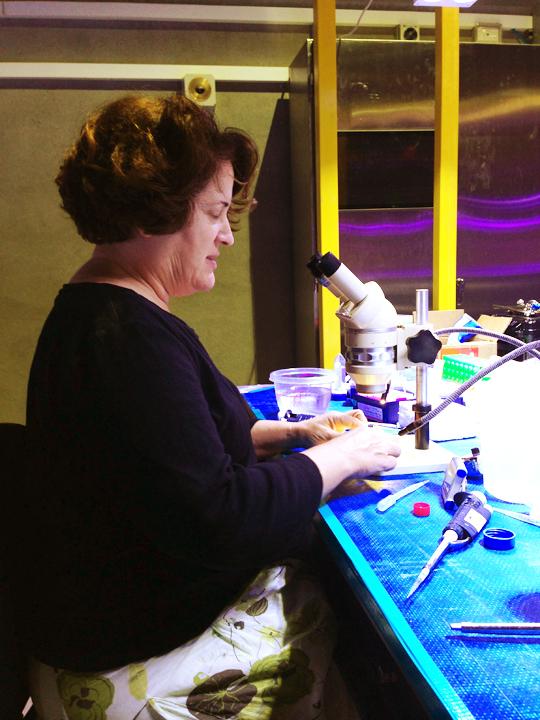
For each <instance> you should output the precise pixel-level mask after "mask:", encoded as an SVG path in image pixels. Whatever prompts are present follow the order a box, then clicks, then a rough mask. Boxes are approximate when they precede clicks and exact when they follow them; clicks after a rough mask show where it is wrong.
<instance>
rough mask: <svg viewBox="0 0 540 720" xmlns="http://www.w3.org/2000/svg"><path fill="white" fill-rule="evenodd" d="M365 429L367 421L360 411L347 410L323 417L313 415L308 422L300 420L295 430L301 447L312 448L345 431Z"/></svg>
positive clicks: (330, 413) (326, 414)
mask: <svg viewBox="0 0 540 720" xmlns="http://www.w3.org/2000/svg"><path fill="white" fill-rule="evenodd" d="M362 426H365V427H367V419H366V416H365V415H364V413H363V412H362V411H361V410H349V412H346V413H342V412H337V411H333V412H329V413H325V414H324V415H315V417H312V418H309V420H302V421H300V422H299V423H297V429H298V432H299V434H300V437H301V439H302V442H300V443H299V445H300V446H301V447H306V448H307V447H312V446H313V445H319V444H320V443H324V442H327V441H328V440H332V438H335V437H337V436H338V435H340V434H341V433H342V432H345V430H352V429H354V428H358V427H362Z"/></svg>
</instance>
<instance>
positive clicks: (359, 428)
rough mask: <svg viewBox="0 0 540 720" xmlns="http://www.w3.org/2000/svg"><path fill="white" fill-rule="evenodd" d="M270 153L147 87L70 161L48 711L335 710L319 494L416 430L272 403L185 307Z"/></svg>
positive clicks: (54, 345) (390, 463)
mask: <svg viewBox="0 0 540 720" xmlns="http://www.w3.org/2000/svg"><path fill="white" fill-rule="evenodd" d="M256 162H257V153H256V150H255V148H254V146H253V143H252V141H251V140H250V139H249V138H248V137H247V136H246V135H244V134H243V133H241V132H239V131H233V130H226V131H223V132H222V131H220V130H219V129H218V127H217V125H216V123H215V121H214V120H213V118H212V117H211V116H210V115H208V114H207V113H206V112H205V111H204V110H202V109H200V108H199V107H198V106H196V105H194V104H193V103H191V102H189V101H188V100H186V99H185V98H183V97H177V96H175V97H170V98H165V99H158V100H156V99H148V98H140V97H128V98H123V99H120V100H118V101H116V102H113V103H111V104H110V105H108V106H106V107H104V108H103V109H101V110H100V111H98V112H96V113H95V114H94V115H93V116H92V117H90V119H89V120H88V121H87V122H86V124H85V125H84V127H83V129H82V132H81V135H80V137H79V139H78V141H77V142H76V143H75V145H74V146H73V147H72V148H71V150H70V151H69V152H68V154H67V156H66V158H65V160H64V163H63V165H62V167H61V169H60V172H59V175H58V177H57V184H58V187H59V191H60V194H61V197H62V200H63V207H64V209H65V210H66V211H67V212H68V213H69V214H70V215H71V217H72V219H73V220H74V222H75V224H76V226H77V229H78V231H79V234H80V235H81V236H82V237H83V238H84V239H86V240H87V241H89V242H91V243H93V244H94V245H95V249H94V252H93V255H92V257H91V259H90V260H89V261H88V262H87V263H86V264H85V265H83V266H82V267H81V268H80V269H79V270H78V271H77V272H76V273H75V275H74V276H73V278H72V279H71V281H70V282H69V283H68V284H67V285H65V286H64V287H63V288H62V289H61V291H60V293H59V295H58V297H57V299H56V301H55V305H54V307H53V309H52V311H51V313H50V315H49V317H48V319H47V321H46V323H45V325H44V328H43V330H42V333H41V336H40V339H39V342H38V346H37V349H36V353H35V357H34V362H33V365H32V370H31V374H30V379H29V386H28V406H27V432H28V438H29V447H30V455H31V459H30V475H29V477H30V479H31V483H32V492H31V503H30V502H29V507H30V510H29V515H28V521H29V522H28V526H29V531H28V537H29V538H30V545H29V549H28V552H27V558H26V560H25V563H24V573H25V574H24V578H23V580H22V586H23V588H24V590H25V592H24V598H25V601H24V603H22V612H23V616H24V622H25V625H26V630H27V644H28V649H29V652H30V654H31V655H32V657H33V658H34V659H35V661H34V663H33V669H32V681H33V693H34V695H33V696H34V701H35V704H36V707H37V710H38V715H39V717H40V720H59V718H60V717H62V718H68V719H69V720H75V719H76V720H85V718H88V720H91V719H93V718H103V719H104V718H107V719H108V720H132V718H135V717H137V718H138V719H139V720H143V719H146V718H156V717H157V718H173V717H174V718H177V717H186V718H192V717H196V718H205V717H223V718H225V717H241V718H244V719H245V720H247V719H248V718H251V717H253V718H266V717H271V716H275V717H278V716H279V717H291V718H292V717H295V718H304V717H305V718H311V717H313V718H315V717H325V715H324V712H325V709H324V708H323V707H321V703H323V701H324V693H323V685H324V681H325V676H326V673H327V671H328V661H329V652H328V648H330V645H331V642H330V634H331V630H330V625H329V621H328V614H327V613H326V610H325V607H324V604H323V602H322V600H321V599H320V597H319V593H318V590H317V586H316V584H314V582H313V580H312V579H310V577H309V576H308V575H307V574H306V573H305V572H304V570H303V569H302V568H301V566H299V565H298V562H297V559H298V558H301V557H302V555H303V554H305V552H306V550H307V547H308V543H309V531H310V526H311V519H312V517H313V515H314V513H315V511H316V509H317V507H318V505H319V503H320V502H321V499H323V498H324V497H325V496H326V495H327V494H328V493H329V492H331V491H332V490H333V489H334V488H335V487H337V486H338V485H339V484H340V483H341V482H342V481H343V480H344V479H346V478H348V477H350V476H351V475H353V474H356V475H362V474H369V473H372V472H377V471H380V470H383V469H390V468H392V467H394V465H395V462H396V460H395V458H396V456H397V455H398V454H399V449H398V447H397V445H396V444H395V443H394V442H393V441H392V440H390V439H388V438H385V437H384V436H383V437H380V436H379V435H376V434H374V433H372V432H371V431H370V430H368V429H366V427H365V426H364V424H363V423H362V421H361V419H359V418H358V417H357V416H355V415H354V414H349V415H338V414H329V415H325V416H322V417H320V418H314V419H311V420H308V421H305V422H300V423H297V424H288V423H281V422H277V421H275V422H272V421H257V420H256V419H255V418H254V417H253V415H252V414H251V413H250V412H249V410H248V409H247V407H246V405H245V403H244V401H243V399H242V397H241V396H240V394H239V393H238V391H237V389H236V387H235V386H234V385H233V384H232V383H231V382H229V381H228V380H227V379H225V378H224V377H223V376H222V375H221V374H220V373H219V371H218V370H217V368H216V367H215V365H214V364H213V363H212V361H211V360H210V358H209V357H208V355H207V353H206V351H205V350H204V348H203V346H202V345H201V343H200V341H199V340H198V338H197V336H196V335H195V333H194V332H193V331H192V330H191V329H190V328H189V327H188V326H187V325H186V324H185V323H184V322H183V321H182V320H180V319H179V318H177V317H175V316H174V315H172V314H171V313H170V311H169V300H170V298H171V297H181V296H186V295H190V294H192V293H195V292H203V291H208V290H211V289H212V287H213V286H214V282H215V277H214V273H215V270H216V267H217V264H218V258H219V255H220V253H221V252H222V251H223V250H224V249H225V248H226V247H227V246H230V245H232V244H233V242H234V240H233V235H232V232H231V226H230V224H229V219H230V218H231V217H235V215H236V214H237V213H238V211H240V210H241V209H242V208H243V207H245V206H246V205H247V204H248V202H249V189H250V185H251V182H252V179H253V175H254V171H255V166H256ZM344 429H350V432H347V433H344V432H341V431H342V430H344ZM299 446H302V447H305V448H307V449H306V450H304V451H303V452H300V453H294V454H292V455H291V456H290V457H288V458H286V459H277V460H276V459H274V458H272V457H271V456H273V455H275V454H276V453H277V452H279V451H281V450H285V449H287V448H291V447H299ZM265 457H266V458H270V459H267V460H266V461H265V460H264V459H263V460H260V461H259V459H262V458H265ZM291 558H294V559H295V560H290V559H291ZM326 702H328V701H326ZM274 711H275V712H277V713H278V714H277V715H272V713H274ZM287 712H290V713H291V714H290V715H289V716H288V715H287V714H286V713H287ZM326 712H327V713H328V712H329V710H328V708H326ZM85 713H86V714H85ZM280 713H281V714H280ZM328 716H329V717H330V715H328Z"/></svg>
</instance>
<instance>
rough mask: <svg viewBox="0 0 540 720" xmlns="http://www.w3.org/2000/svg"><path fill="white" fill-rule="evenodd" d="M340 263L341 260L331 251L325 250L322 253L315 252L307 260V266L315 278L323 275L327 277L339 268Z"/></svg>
mask: <svg viewBox="0 0 540 720" xmlns="http://www.w3.org/2000/svg"><path fill="white" fill-rule="evenodd" d="M340 265H341V260H338V258H337V257H336V256H335V255H333V254H332V253H331V252H327V253H325V254H324V255H321V254H320V253H315V255H313V257H312V258H311V260H310V261H309V262H308V264H307V267H308V268H309V269H310V270H311V272H312V273H313V275H314V276H315V277H316V278H320V277H322V276H323V275H324V276H325V277H327V278H329V277H331V276H332V275H333V274H334V273H335V272H336V270H338V269H339V267H340Z"/></svg>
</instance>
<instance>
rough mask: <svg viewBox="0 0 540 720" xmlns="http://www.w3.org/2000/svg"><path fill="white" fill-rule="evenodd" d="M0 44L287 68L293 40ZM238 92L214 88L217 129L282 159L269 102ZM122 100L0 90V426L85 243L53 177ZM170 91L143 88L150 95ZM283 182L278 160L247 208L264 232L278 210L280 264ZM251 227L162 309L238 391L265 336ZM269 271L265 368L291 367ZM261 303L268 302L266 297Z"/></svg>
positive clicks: (285, 235) (20, 401) (11, 34)
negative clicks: (242, 134) (264, 191)
mask: <svg viewBox="0 0 540 720" xmlns="http://www.w3.org/2000/svg"><path fill="white" fill-rule="evenodd" d="M0 39H1V57H0V60H3V61H26V62H28V61H36V62H37V61H43V62H54V61H66V62H68V61H69V62H92V61H94V62H134V63H174V64H190V65H193V64H197V63H199V62H200V63H201V64H202V65H210V64H223V65H226V64H229V65H232V64H235V65H275V66H286V65H289V64H290V62H291V60H292V59H293V57H294V55H295V54H296V52H297V51H298V49H299V48H300V46H301V44H302V42H303V41H304V35H303V33H298V32H296V33H294V32H262V31H261V32H259V31H257V32H254V31H253V30H246V31H243V32H239V31H235V32H228V31H225V30H208V29H201V28H199V29H191V30H187V29H182V30H179V29H173V28H170V29H169V28H165V29H163V28H162V29H159V30H158V29H156V28H144V29H143V28H125V27H124V28H72V27H62V28H60V27H39V26H38V27H0ZM240 90H241V88H235V89H234V91H227V92H221V91H220V90H219V88H218V94H217V108H216V116H217V118H218V120H219V122H220V124H222V125H233V126H237V127H241V128H243V129H245V130H246V131H247V132H249V133H250V134H251V135H252V136H253V137H254V138H255V140H256V141H257V143H258V145H259V148H260V151H261V156H262V157H263V156H264V151H265V148H266V145H267V139H268V136H269V133H270V132H271V131H272V137H273V146H274V147H276V138H277V147H279V149H280V151H279V156H280V157H285V158H286V157H287V152H288V150H287V148H288V128H287V127H286V126H283V123H281V124H280V125H279V126H278V129H277V133H276V128H275V125H276V124H275V122H274V117H275V114H276V105H277V103H278V100H279V98H280V96H279V95H277V94H276V93H275V92H267V91H261V90H258V89H257V88H256V87H255V86H254V85H252V86H250V87H249V88H248V89H247V90H248V91H245V92H244V91H240ZM126 92H129V91H127V90H112V89H111V90H108V89H107V90H105V89H95V86H94V87H92V89H89V88H88V89H87V88H85V87H81V86H78V87H71V88H63V87H62V88H59V87H52V88H48V89H46V88H45V87H36V88H34V87H32V88H31V89H28V88H26V89H23V88H19V87H4V88H2V89H0V106H1V107H2V113H0V146H1V147H2V169H1V171H0V221H1V226H2V240H1V242H0V326H1V328H2V343H0V421H3V422H6V421H9V422H23V421H24V416H25V399H26V382H27V376H28V371H29V367H30V363H31V359H32V355H33V351H34V347H35V343H36V341H37V338H38V335H39V331H40V329H41V326H42V323H43V321H44V319H45V317H46V315H47V313H48V311H49V309H50V307H51V304H52V302H53V301H54V297H55V296H56V293H57V291H58V289H59V287H60V286H61V285H62V284H63V283H64V282H66V281H67V280H68V279H69V277H70V276H71V274H72V273H73V272H74V270H75V269H76V268H77V267H78V266H79V265H80V264H81V263H82V262H84V261H85V259H86V258H87V257H88V255H89V254H90V252H91V246H89V245H88V244H87V243H85V242H84V241H83V240H81V239H80V238H79V237H78V236H77V234H76V231H75V228H74V226H73V225H72V223H71V220H70V219H69V218H67V217H66V216H65V214H64V213H63V211H62V210H61V209H60V207H59V196H58V194H57V191H56V186H55V184H54V177H55V175H56V172H57V169H58V166H59V164H60V161H61V158H62V155H63V153H64V151H65V149H66V147H67V146H68V145H69V144H70V142H71V141H72V140H73V139H74V138H75V137H76V135H77V133H78V131H79V128H80V126H81V124H82V122H83V120H84V118H85V116H86V115H87V113H88V112H90V111H91V110H92V109H94V108H95V107H96V106H98V105H100V104H102V103H104V102H107V101H109V100H110V99H113V98H115V97H118V96H120V95H123V94H125V93H126ZM135 92H137V94H139V93H141V92H144V91H141V90H139V89H137V90H136V91H135ZM169 92H170V90H161V91H159V90H158V89H155V88H153V89H152V91H151V92H149V94H159V95H163V94H168V93H169ZM265 164H266V165H267V164H268V163H267V162H266V161H265ZM273 173H274V175H275V169H274V170H273ZM288 182H289V167H288V163H281V167H280V168H278V176H277V183H276V178H275V177H273V186H274V190H273V193H272V194H271V196H270V198H269V202H268V200H266V201H265V198H258V199H259V200H260V201H261V205H262V208H261V209H259V210H257V214H259V223H258V224H259V227H260V226H261V225H262V226H264V225H265V223H264V214H265V213H271V214H272V216H273V217H275V216H276V213H277V214H278V217H280V216H279V213H280V212H282V217H283V223H282V229H283V232H281V225H280V226H279V227H280V230H279V237H276V238H275V242H276V248H277V250H278V251H279V254H280V255H281V256H283V254H284V253H286V252H288V243H289V242H290V215H289V209H288V207H285V209H284V210H283V211H282V210H281V207H280V205H281V204H283V202H284V204H285V205H288V203H289V201H290V198H289V197H288V196H287V197H285V196H282V197H281V200H280V192H281V193H282V194H283V193H284V192H286V190H287V188H288ZM267 184H268V183H267ZM251 224H252V223H251V221H250V219H249V218H247V217H246V218H244V220H243V222H242V227H241V229H240V231H239V232H238V233H237V236H236V242H235V245H234V246H233V247H232V248H228V249H225V250H224V252H223V253H222V256H221V258H220V265H219V268H218V271H217V274H216V279H217V283H216V287H215V289H214V290H213V291H212V292H211V293H208V294H204V295H197V296H193V297H190V298H184V299H181V300H175V301H174V303H173V306H172V309H173V311H174V312H175V313H176V314H178V315H180V316H181V317H182V318H184V319H185V320H186V322H188V323H189V324H190V325H192V327H194V329H195V330H196V331H197V332H198V334H199V335H200V337H201V339H202V341H203V343H205V345H206V346H207V348H208V350H209V352H210V354H211V356H212V357H213V358H214V360H215V361H216V363H217V365H218V366H219V367H220V369H221V370H222V371H223V372H224V373H225V374H226V375H228V376H229V377H230V378H231V379H232V380H233V381H234V382H236V383H238V384H245V383H248V382H253V381H259V380H260V381H266V380H267V377H261V378H259V377H257V373H256V371H255V367H256V362H255V356H256V351H257V345H258V341H257V334H258V333H259V334H264V333H265V332H267V328H266V327H265V328H261V327H259V328H257V327H255V325H256V323H255V320H254V309H253V303H254V300H253V297H254V288H253V285H252V281H251V278H252V276H253V267H252V252H251V249H252V246H253V243H254V242H256V238H254V237H252V234H251V233H250V226H251ZM258 232H260V231H258ZM271 273H272V268H267V274H268V286H269V288H270V289H272V288H274V289H276V291H277V292H276V295H277V296H278V300H277V303H278V306H277V315H278V317H279V325H280V333H278V334H276V336H275V337H273V340H272V342H273V351H274V352H276V353H277V354H276V355H275V357H274V358H273V361H274V362H275V364H277V365H280V366H283V365H288V364H292V357H291V355H290V353H291V346H292V344H291V342H290V337H289V336H290V332H289V331H288V330H287V323H288V322H289V321H288V318H287V313H286V310H287V309H289V300H290V297H292V291H291V288H290V277H289V275H288V272H283V267H281V269H280V271H279V273H278V270H277V269H276V271H275V273H276V281H275V283H272V278H271ZM259 274H261V273H260V270H259ZM268 302H273V300H272V298H268ZM279 303H282V307H281V309H280V307H279ZM290 322H291V324H292V318H291V320H290ZM259 344H260V343H259ZM276 348H277V350H276ZM264 374H266V369H265V373H264Z"/></svg>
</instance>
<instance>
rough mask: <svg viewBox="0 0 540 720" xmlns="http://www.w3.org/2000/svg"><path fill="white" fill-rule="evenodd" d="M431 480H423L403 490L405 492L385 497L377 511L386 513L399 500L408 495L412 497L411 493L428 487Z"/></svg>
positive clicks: (400, 491) (399, 491)
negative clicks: (425, 486)
mask: <svg viewBox="0 0 540 720" xmlns="http://www.w3.org/2000/svg"><path fill="white" fill-rule="evenodd" d="M428 482H429V480H422V481H421V482H417V483H413V484H412V485H408V486H407V487H405V488H403V490H398V491H397V492H395V493H392V494H391V495H387V496H386V497H383V499H382V500H379V502H378V503H377V506H376V507H377V510H378V512H381V513H382V512H386V511H387V510H389V509H390V508H391V507H392V506H393V505H395V504H396V503H397V501H398V500H401V498H404V497H406V496H407V495H410V494H411V493H413V492H415V491H416V490H418V489H419V488H421V487H424V485H427V483H428Z"/></svg>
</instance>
